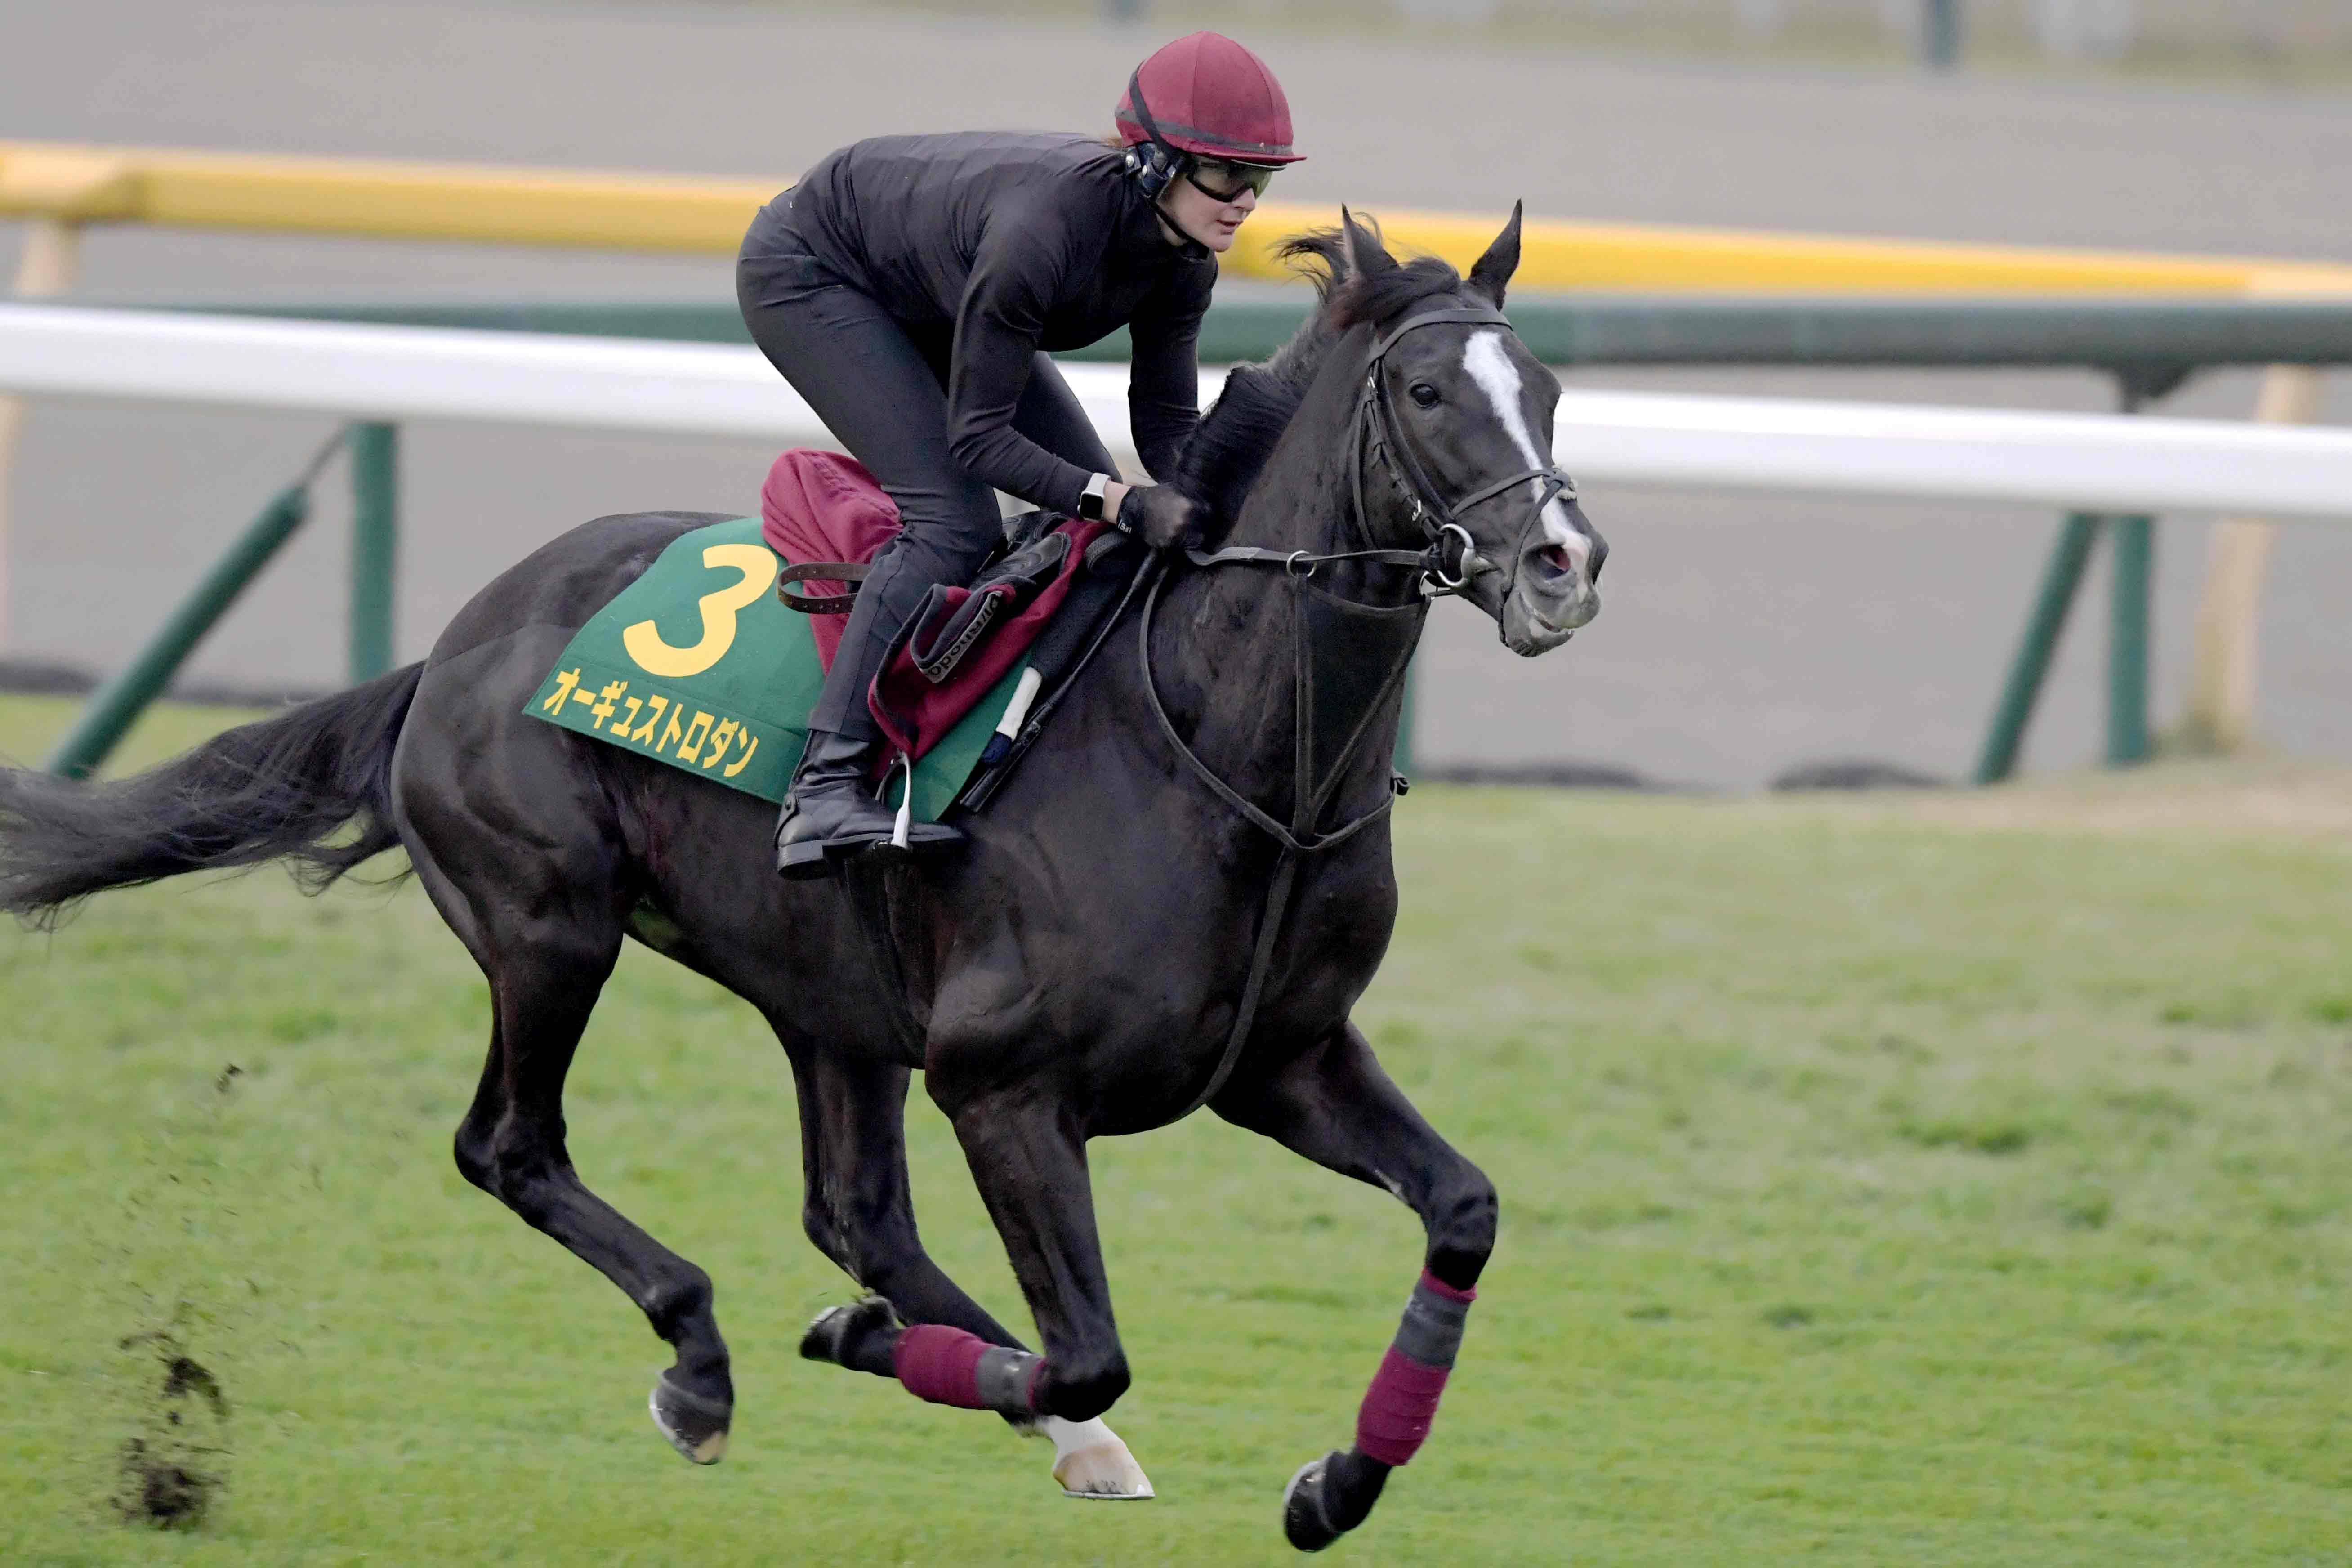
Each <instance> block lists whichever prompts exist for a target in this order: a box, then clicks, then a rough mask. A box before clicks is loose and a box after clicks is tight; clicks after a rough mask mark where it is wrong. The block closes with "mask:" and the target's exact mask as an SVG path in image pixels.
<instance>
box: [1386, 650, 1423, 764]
mask: <svg viewBox="0 0 2352 1568" xmlns="http://www.w3.org/2000/svg"><path fill="white" fill-rule="evenodd" d="M1419 684H1420V682H1418V681H1416V680H1414V679H1413V678H1412V666H1411V665H1409V664H1408V665H1406V666H1405V668H1404V700H1403V703H1402V706H1400V707H1399V708H1398V710H1397V738H1396V752H1395V755H1394V756H1392V757H1391V759H1390V761H1389V765H1390V766H1391V767H1392V768H1394V769H1395V770H1396V771H1397V772H1399V773H1412V710H1413V700H1412V689H1413V688H1414V687H1415V686H1417V685H1419Z"/></svg>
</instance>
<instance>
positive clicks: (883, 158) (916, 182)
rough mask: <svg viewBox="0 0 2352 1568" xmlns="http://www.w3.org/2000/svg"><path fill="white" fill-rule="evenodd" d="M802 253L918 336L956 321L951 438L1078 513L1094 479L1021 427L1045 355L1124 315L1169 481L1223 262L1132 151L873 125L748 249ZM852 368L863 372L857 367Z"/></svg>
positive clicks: (1133, 409)
mask: <svg viewBox="0 0 2352 1568" xmlns="http://www.w3.org/2000/svg"><path fill="white" fill-rule="evenodd" d="M803 248H805V249H806V250H807V251H808V252H809V253H810V254H812V255H814V257H815V258H816V259H817V260H818V261H820V262H822V263H823V264H824V266H825V268H827V269H828V270H830V271H832V272H834V273H835V274H836V275H837V276H839V277H840V278H841V279H842V280H843V281H844V282H846V283H848V284H849V285H851V286H852V287H853V288H856V289H858V290H859V291H860V292H862V293H865V294H866V295H868V296H869V297H871V298H872V299H873V300H876V301H877V302H878V303H879V304H880V305H881V306H882V308H883V309H884V310H887V311H889V312H890V314H891V316H892V317H894V318H895V319H896V320H898V321H899V322H900V323H901V324H903V325H904V326H906V327H907V328H908V331H909V332H910V333H911V334H912V335H914V336H915V337H916V338H917V339H918V341H919V342H921V341H925V340H929V341H932V342H936V341H937V338H938V336H939V335H940V334H942V333H945V332H947V331H952V332H953V340H952V341H953V347H952V351H951V354H950V361H949V363H950V370H949V376H948V440H949V444H950V452H951V453H952V455H953V456H954V458H955V460H956V462H957V463H958V464H959V465H960V466H961V468H963V469H964V470H965V471H966V472H967V473H970V474H971V475H972V476H973V477H974V478H977V479H983V480H985V481H986V482H987V483H989V484H991V485H992V486H994V487H995V488H996V489H1001V490H1003V491H1005V492H1007V493H1008V494H1011V495H1015V496H1018V497H1020V498H1021V499H1022V500H1026V501H1028V502H1030V503H1031V504H1033V505H1035V506H1044V507H1051V508H1053V509H1055V510H1058V511H1066V512H1074V511H1076V510H1077V506H1078V497H1079V495H1080V493H1081V492H1082V491H1083V490H1084V489H1086V483H1087V477H1088V476H1087V473H1086V471H1085V470H1084V469H1082V468H1078V467H1077V466H1076V464H1073V463H1067V462H1065V461H1063V460H1062V459H1061V458H1057V457H1055V456H1054V455H1053V454H1052V453H1051V452H1048V451H1046V450H1045V448H1044V447H1040V446H1038V445H1037V444H1036V443H1035V442H1034V441H1031V440H1029V439H1028V438H1027V437H1024V436H1022V435H1020V434H1018V433H1017V432H1015V431H1014V430H1013V409H1014V407H1015V405H1018V404H1019V403H1020V401H1021V394H1022V391H1023V389H1024V387H1026V386H1027V384H1028V381H1029V373H1030V364H1031V359H1032V356H1033V355H1034V353H1035V352H1036V351H1038V350H1040V349H1044V350H1046V351H1048V352H1060V351H1063V350H1067V349H1075V348H1083V347H1085V346H1086V345H1087V344H1088V343H1092V342H1097V341H1099V340H1100V339H1102V338H1103V337H1105V336H1106V335H1108V333H1109V332H1110V331H1113V330H1114V329H1116V328H1118V327H1120V326H1126V327H1128V328H1129V330H1130V333H1131V336H1132V340H1133V343H1134V351H1133V371H1132V375H1131V379H1130V380H1129V384H1128V406H1129V415H1130V417H1131V419H1132V421H1133V425H1134V433H1135V443H1136V451H1137V454H1138V455H1139V456H1140V457H1141V458H1142V459H1143V464H1144V467H1145V468H1149V469H1150V470H1151V472H1152V473H1154V474H1156V475H1163V476H1164V475H1167V474H1171V473H1172V472H1174V470H1175V466H1176V456H1177V454H1178V453H1179V452H1180V451H1181V449H1182V447H1183V445H1184V442H1185V440H1186V438H1187V437H1190V436H1191V435H1192V426H1193V425H1194V423H1195V422H1196V421H1197V419H1198V417H1199V395H1200V394H1199V373H1198V365H1197V363H1196V358H1195V353H1196V346H1197V343H1198V341H1199V338H1200V329H1201V316H1202V312H1203V311H1205V310H1207V309H1208V304H1209V289H1210V287H1211V286H1212V285H1213V284H1214V283H1215V281H1216V279H1217V263H1216V258H1215V257H1214V256H1213V255H1212V254H1211V253H1210V252H1209V250H1208V248H1207V247H1204V246H1201V245H1197V244H1194V243H1193V242H1192V241H1191V240H1189V239H1188V240H1186V241H1185V242H1184V243H1183V244H1181V245H1171V244H1170V243H1169V241H1168V237H1167V231H1166V230H1165V229H1163V228H1162V227H1161V226H1160V219H1159V216H1158V215H1157V214H1156V212H1155V211H1154V210H1153V206H1152V204H1151V202H1150V200H1149V199H1148V198H1147V197H1145V195H1143V193H1142V192H1141V191H1140V190H1139V189H1138V188H1137V187H1136V184H1135V182H1134V181H1133V180H1132V179H1130V178H1129V177H1128V175H1127V174H1125V172H1124V170H1123V169H1122V167H1121V158H1120V155H1119V153H1118V152H1117V151H1116V150H1114V149H1112V148H1110V147H1108V146H1105V145H1104V144H1103V143H1102V142H1097V141H1093V140H1090V139H1088V138H1087V137H1083V136H1076V135H1069V134H1062V133H1055V132H1017V131H1016V132H1008V131H968V132H954V133H952V134H947V135H936V136H877V137H875V138H874V139H872V140H871V141H866V142H855V143H852V144H851V145H849V146H847V147H844V148H842V149H841V150H840V151H839V152H837V153H832V154H830V155H829V156H827V157H826V158H825V159H824V161H823V162H821V163H818V164H817V165H816V166H815V167H814V168H813V169H811V170H810V171H809V172H808V174H806V175H805V176H803V178H802V180H801V183H800V184H797V185H795V186H793V188H792V189H791V190H788V191H786V192H784V193H783V195H780V196H778V197H777V198H776V199H775V200H774V201H772V202H771V203H769V204H768V205H767V206H765V207H763V208H762V209H761V212H760V216H758V217H757V218H755V219H754V220H753V221H752V224H751V232H750V233H749V234H747V235H746V236H745V237H744V241H743V254H744V255H745V256H747V257H751V256H776V255H789V254H792V253H793V252H796V251H799V250H801V249H803ZM844 370H845V373H847V374H855V370H854V367H848V366H845V367H844Z"/></svg>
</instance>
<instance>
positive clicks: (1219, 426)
mask: <svg viewBox="0 0 2352 1568" xmlns="http://www.w3.org/2000/svg"><path fill="white" fill-rule="evenodd" d="M1356 227H1357V229H1358V231H1359V239H1358V241H1357V243H1359V244H1360V243H1362V241H1363V240H1364V239H1369V240H1370V242H1371V244H1372V246H1373V247H1374V248H1376V249H1380V254H1381V258H1383V259H1385V258H1386V256H1387V252H1386V250H1385V249H1382V248H1381V247H1380V229H1379V226H1377V225H1373V226H1370V228H1369V229H1367V228H1366V227H1365V226H1364V225H1362V224H1357V225H1356ZM1276 255H1278V256H1279V257H1281V258H1282V259H1283V260H1285V261H1287V262H1289V263H1291V264H1292V266H1293V269H1294V270H1296V271H1297V272H1299V273H1301V274H1302V275H1304V276H1305V277H1306V278H1307V279H1308V280H1309V281H1310V282H1312V283H1313V284H1314V285H1315V293H1316V308H1315V310H1313V311H1311V312H1310V313H1309V314H1308V315H1307V320H1306V321H1304V322H1302V323H1300V325H1299V328H1298V330H1297V331H1296V332H1294V333H1292V334H1291V337H1290V341H1289V342H1286V343H1284V344H1283V345H1282V347H1280V348H1279V349H1276V351H1275V352H1274V355H1273V357H1272V358H1270V359H1268V360H1266V361H1265V363H1262V364H1242V365H1235V366H1234V368H1233V370H1232V372H1231V373H1230V374H1228V375H1227V376H1226V378H1225V386H1224V390H1223V392H1222V393H1220V394H1219V395H1218V396H1217V401H1216V402H1215V404H1214V405H1212V406H1211V407H1210V409H1209V411H1208V413H1206V414H1204V415H1202V416H1201V423H1200V425H1199V426H1197V427H1196V428H1195V429H1194V431H1193V432H1192V440H1191V441H1189V442H1187V443H1186V444H1185V447H1184V453H1183V456H1182V458H1180V459H1179V460H1178V463H1177V469H1176V474H1175V476H1174V478H1173V479H1172V480H1171V482H1172V483H1174V484H1175V485H1176V486H1177V487H1178V488H1179V489H1182V490H1183V491H1184V492H1185V493H1186V494H1187V495H1189V496H1191V497H1192V498H1193V499H1194V500H1198V501H1199V502H1201V503H1202V505H1203V506H1204V507H1206V508H1207V509H1208V512H1209V518H1210V526H1209V529H1208V533H1209V537H1210V542H1212V543H1213V542H1215V541H1216V540H1217V539H1220V538H1222V537H1223V534H1224V531H1225V530H1226V529H1228V528H1230V527H1231V526H1232V524H1233V521H1234V518H1236V517H1237V516H1239V515H1240V513H1241V507H1242V502H1243V500H1245V499H1246V498H1247V497H1248V495H1249V492H1250V487H1252V486H1253V485H1255V483H1256V482H1257V478H1258V475H1259V474H1260V473H1261V472H1263V471H1264V470H1265V464H1266V459H1267V458H1271V457H1273V456H1274V448H1275V447H1276V445H1277V444H1278V443H1279V442H1280V441H1281V440H1282V433H1283V432H1284V431H1285V430H1286V429H1288V428H1289V427H1290V421H1291V419H1292V417H1293V416H1295V415H1297V412H1298V409H1299V405H1301V404H1303V403H1305V402H1306V401H1307V388H1308V387H1309V386H1311V385H1313V384H1314V381H1315V377H1316V374H1317V373H1318V372H1319V371H1320V370H1321V369H1322V368H1323V359H1324V355H1325V353H1327V352H1328V350H1329V348H1330V347H1331V345H1332V344H1333V343H1335V342H1338V341H1339V335H1340V334H1341V333H1342V332H1344V331H1347V330H1348V329H1349V327H1352V326H1355V325H1357V324H1358V323H1360V322H1366V321H1369V322H1372V323H1375V324H1377V323H1379V322H1381V321H1390V320H1392V319H1393V318H1395V317H1396V316H1398V315H1400V314H1402V312H1403V311H1405V310H1409V309H1411V308H1412V306H1413V305H1416V304H1418V303H1419V302H1420V301H1422V300H1426V299H1429V298H1431V297H1433V296H1434V295H1438V294H1450V293H1453V292H1454V291H1455V290H1457V289H1460V288H1461V287H1462V275H1461V274H1460V273H1459V272H1457V271H1455V270H1454V268H1452V267H1451V266H1449V265H1448V264H1447V263H1445V262H1444V261H1442V260H1440V259H1438V258H1436V257H1434V256H1422V257H1415V258H1413V259H1412V260H1411V261H1405V262H1393V261H1391V262H1389V263H1388V264H1387V265H1385V266H1381V265H1379V264H1377V263H1376V264H1375V266H1374V268H1373V269H1371V270H1370V271H1359V270H1357V268H1356V266H1355V263H1354V252H1353V251H1352V249H1351V247H1350V244H1349V236H1348V233H1347V231H1346V230H1344V229H1338V228H1320V229H1314V230H1311V231H1309V232H1307V233H1306V234H1300V235H1294V236H1292V237H1290V238H1288V239H1286V240H1284V241H1283V242H1282V244H1281V246H1280V247H1277V249H1276Z"/></svg>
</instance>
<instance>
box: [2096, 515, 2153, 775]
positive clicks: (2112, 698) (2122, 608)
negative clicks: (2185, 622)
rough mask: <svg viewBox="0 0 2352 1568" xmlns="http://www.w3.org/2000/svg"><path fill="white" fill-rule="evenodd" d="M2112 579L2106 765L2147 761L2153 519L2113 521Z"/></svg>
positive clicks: (2109, 609) (2108, 639)
mask: <svg viewBox="0 0 2352 1568" xmlns="http://www.w3.org/2000/svg"><path fill="white" fill-rule="evenodd" d="M2115 540H2116V547H2115V579H2114V582H2113V583H2112V584H2110V589H2111V593H2110V595H2109V598H2108V604H2107V766H2109V767H2111V768H2127V767H2131V766H2133V765H2134V764H2136V763H2144V762H2146V761H2147V753H2148V742H2147V683H2148V647H2147V645H2148V622H2149V619H2150V614H2149V605H2150V602H2151V599H2152V598H2153V595H2154V593H2155V587H2156V520H2155V519H2154V518H2152V517H2119V518H2117V519H2116V520H2115Z"/></svg>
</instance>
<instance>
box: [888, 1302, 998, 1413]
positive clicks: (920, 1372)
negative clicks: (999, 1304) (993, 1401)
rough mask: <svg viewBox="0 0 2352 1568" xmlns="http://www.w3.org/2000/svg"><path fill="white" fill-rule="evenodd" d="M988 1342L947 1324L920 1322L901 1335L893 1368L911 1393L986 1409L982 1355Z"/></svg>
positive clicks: (966, 1407) (937, 1401)
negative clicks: (981, 1370) (982, 1378)
mask: <svg viewBox="0 0 2352 1568" xmlns="http://www.w3.org/2000/svg"><path fill="white" fill-rule="evenodd" d="M987 1351H988V1342H987V1341H986V1340H983V1339H982V1338H981V1337H980V1336H979V1335H977V1334H968V1333H966V1332H964V1331H962V1330H961V1329H951V1328H950V1327H948V1325H946V1324H945V1323H917V1324H916V1325H915V1326H914V1327H913V1328H910V1329H908V1330H907V1331H905V1332H904V1333H901V1334H900V1335H899V1336H898V1343H897V1344H896V1345H895V1346H893V1347H892V1348H891V1351H890V1369H891V1370H892V1371H893V1372H895V1373H898V1381H899V1382H900V1383H902V1384H906V1385H907V1392H908V1393H909V1394H913V1395H914V1396H915V1397H916V1398H918V1399H928V1400H929V1401H930V1402H931V1403H932V1404H934V1405H954V1406H956V1407H957V1408H958V1409H960V1410H985V1409H987V1408H988V1405H987V1403H986V1402H985V1401H984V1400H982V1398H981V1396H980V1358H981V1357H982V1355H984V1354H985V1353H987Z"/></svg>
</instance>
